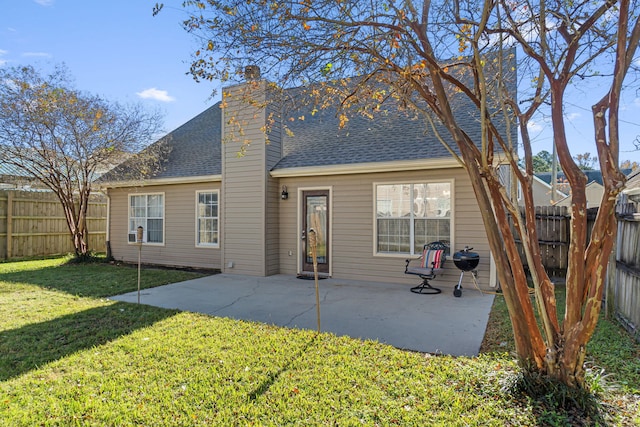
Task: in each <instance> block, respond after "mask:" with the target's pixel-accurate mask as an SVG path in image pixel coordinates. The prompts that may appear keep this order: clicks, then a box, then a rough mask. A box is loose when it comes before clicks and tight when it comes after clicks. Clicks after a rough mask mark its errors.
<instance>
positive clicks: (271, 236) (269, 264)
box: [264, 104, 286, 276]
mask: <svg viewBox="0 0 640 427" xmlns="http://www.w3.org/2000/svg"><path fill="white" fill-rule="evenodd" d="M277 109H278V106H277V105H274V104H271V105H270V107H269V109H268V111H267V114H272V117H274V119H275V120H276V121H275V122H274V123H273V125H272V127H271V129H270V132H269V144H268V145H267V146H266V147H265V150H266V169H265V171H264V173H265V179H266V203H267V206H266V216H265V221H266V222H265V227H266V228H265V255H266V259H265V262H266V266H265V268H266V271H265V274H266V275H267V276H270V275H273V274H278V273H280V250H279V248H280V224H279V215H278V213H279V209H280V203H281V202H286V200H281V198H280V193H281V192H282V189H281V187H280V183H279V180H278V179H276V178H272V177H271V175H269V173H268V171H269V170H271V168H273V167H274V166H275V165H276V163H278V161H280V159H281V158H282V128H281V126H280V120H279V119H278V118H279V117H280V114H279V111H278V110H277Z"/></svg>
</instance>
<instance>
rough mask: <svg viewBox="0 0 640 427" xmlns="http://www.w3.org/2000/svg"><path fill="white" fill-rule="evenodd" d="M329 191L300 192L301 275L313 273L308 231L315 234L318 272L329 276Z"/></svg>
mask: <svg viewBox="0 0 640 427" xmlns="http://www.w3.org/2000/svg"><path fill="white" fill-rule="evenodd" d="M329 212H330V209H329V190H306V191H303V192H302V233H301V238H302V273H303V274H310V273H311V274H312V273H313V258H312V256H311V246H310V242H309V239H308V238H307V237H308V236H309V230H311V229H313V230H314V231H315V232H316V254H317V261H318V272H319V273H323V274H326V275H328V274H329V259H330V257H329V250H330V247H331V246H330V244H329V243H330V242H329Z"/></svg>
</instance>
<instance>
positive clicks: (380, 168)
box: [269, 158, 462, 178]
mask: <svg viewBox="0 0 640 427" xmlns="http://www.w3.org/2000/svg"><path fill="white" fill-rule="evenodd" d="M459 167H462V165H460V163H458V161H457V160H455V159H453V158H450V159H437V160H424V159H419V160H399V161H395V162H369V163H355V164H348V165H328V166H304V167H298V168H286V169H276V170H272V171H271V172H269V173H270V175H271V176H272V177H274V178H287V177H297V176H320V175H348V174H355V173H377V172H397V171H410V170H422V169H449V168H459Z"/></svg>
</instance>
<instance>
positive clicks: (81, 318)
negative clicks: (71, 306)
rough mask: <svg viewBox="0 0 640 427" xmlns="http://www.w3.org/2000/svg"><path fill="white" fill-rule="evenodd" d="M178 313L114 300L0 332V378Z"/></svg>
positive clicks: (35, 366)
mask: <svg viewBox="0 0 640 427" xmlns="http://www.w3.org/2000/svg"><path fill="white" fill-rule="evenodd" d="M176 313H178V311H177V310H166V309H160V308H155V307H149V306H145V305H136V304H129V303H124V302H117V303H114V304H111V305H108V306H103V307H96V308H92V309H89V310H85V311H81V312H78V313H74V314H70V315H67V316H62V317H58V318H56V319H53V320H50V321H47V322H41V323H35V324H29V325H25V326H23V327H21V328H18V329H12V330H8V331H3V332H0V381H5V380H8V379H10V378H13V377H16V376H19V375H21V374H23V373H26V372H28V371H30V370H32V369H37V368H39V367H41V366H42V365H44V364H46V363H49V362H52V361H55V360H58V359H61V358H63V357H65V356H68V355H70V354H72V353H75V352H77V351H81V350H86V349H88V348H91V347H94V346H99V345H102V344H106V343H108V342H110V341H113V340H115V339H117V338H120V337H122V336H124V335H127V334H130V333H131V332H133V331H135V330H137V329H141V328H144V327H146V326H150V325H152V324H154V323H156V322H158V321H160V320H163V319H166V318H168V317H171V316H173V315H175V314H176Z"/></svg>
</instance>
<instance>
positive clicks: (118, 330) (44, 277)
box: [0, 259, 640, 426]
mask: <svg viewBox="0 0 640 427" xmlns="http://www.w3.org/2000/svg"><path fill="white" fill-rule="evenodd" d="M142 276H143V285H142V286H143V287H151V286H157V285H160V284H164V283H167V282H168V281H179V280H185V279H188V278H191V277H194V275H193V274H192V273H186V272H176V271H170V270H145V271H144V272H143V275H142ZM136 286H137V272H136V270H135V269H131V268H126V267H117V266H113V265H107V264H90V265H73V264H68V263H66V260H65V259H49V260H42V261H29V262H21V263H0V419H1V420H3V425H7V426H31V425H43V426H66V425H96V426H103V425H109V426H111V425H118V426H133V425H136V426H137V425H148V426H155V425H167V426H185V425H224V426H233V425H243V426H244V425H265V426H280V425H304V426H307V425H340V426H352V425H367V426H375V425H380V426H391V425H402V426H411V425H415V426H426V425H429V426H431V425H433V426H480V425H481V426H533V425H571V424H570V423H571V418H570V417H571V414H566V413H563V412H562V411H560V410H556V409H553V408H548V407H540V405H539V404H537V403H536V402H533V401H531V400H527V399H526V398H523V396H522V395H519V394H517V393H512V389H511V388H510V387H509V384H510V383H511V382H512V381H513V379H514V378H516V377H517V374H518V369H517V367H516V366H515V365H514V363H513V360H512V357H510V356H509V355H508V354H507V352H508V351H509V345H508V344H507V345H503V346H500V343H501V342H504V341H502V340H503V338H502V337H499V334H496V335H495V337H494V338H495V339H494V340H493V342H494V343H497V344H496V347H497V349H498V350H500V354H498V353H495V352H493V349H492V346H491V345H487V346H486V350H487V351H488V352H489V353H487V354H484V355H481V356H479V357H476V358H463V357H459V358H454V357H448V356H430V355H424V354H420V353H414V352H407V351H401V350H398V349H395V348H393V347H390V346H387V345H383V344H379V343H376V342H372V341H360V340H354V339H350V338H346V337H336V336H334V335H331V334H320V335H316V334H315V333H314V332H311V331H301V330H294V329H287V328H278V327H274V326H268V325H263V324H259V323H252V322H244V321H236V320H231V319H224V318H216V317H210V316H206V315H200V314H194V313H187V312H178V311H174V310H165V309H160V308H154V307H148V306H143V305H140V306H139V305H136V304H127V303H121V302H113V301H109V300H107V299H105V298H104V297H105V296H107V295H112V294H116V293H121V292H128V291H133V290H135V289H136ZM496 301H498V302H496V310H494V314H495V313H499V310H500V307H499V304H500V303H499V299H497V300H496ZM495 322H497V318H495V317H494V318H493V320H492V323H495ZM599 328H600V327H599ZM495 329H496V330H497V328H495ZM607 336H611V332H608V333H605V334H604V336H603V339H605V341H602V342H597V341H596V343H595V344H594V351H595V353H607V351H608V346H609V344H610V343H608V342H607V341H606V337H607ZM504 339H507V338H504ZM623 340H624V336H621V337H620V338H616V341H623ZM489 341H491V340H490V339H489V338H488V342H489ZM594 341H595V339H594ZM626 346H627V345H626V344H625V345H624V346H622V349H621V350H620V351H625V350H624V349H625V348H626ZM630 348H634V347H633V346H631V347H630ZM635 349H636V350H637V347H635ZM616 351H618V350H616ZM620 355H621V356H620V357H625V358H627V355H626V353H620ZM617 357H618V356H609V358H610V359H616V358H617ZM610 359H601V360H600V359H599V361H598V363H600V364H601V365H599V366H602V367H605V366H606V367H607V368H608V367H609V364H611V363H612V361H611V360H610ZM622 365H625V364H624V363H621V364H619V365H618V366H616V367H615V369H617V370H619V371H616V374H617V375H619V376H620V377H619V378H618V379H624V380H625V381H626V384H624V387H623V388H622V389H619V390H617V391H611V390H609V389H606V390H603V391H602V394H603V396H604V397H605V400H606V399H609V400H607V401H608V402H609V401H610V402H612V403H611V406H612V408H614V409H615V410H613V409H611V410H610V411H609V414H610V415H609V417H610V418H609V419H608V422H610V423H611V424H614V425H640V414H638V412H637V402H634V401H632V400H631V399H633V398H634V396H633V394H634V393H635V394H639V393H640V392H639V391H638V390H640V388H639V387H638V382H637V376H634V374H633V369H635V368H629V369H627V370H624V367H623V366H622ZM608 372H609V371H607V375H608ZM635 373H636V374H637V371H636V372H635ZM635 398H636V399H637V396H636V397H635ZM615 399H617V401H616V400H615ZM616 402H617V403H616ZM601 421H602V423H604V422H605V421H607V420H605V419H602V420H601Z"/></svg>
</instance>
